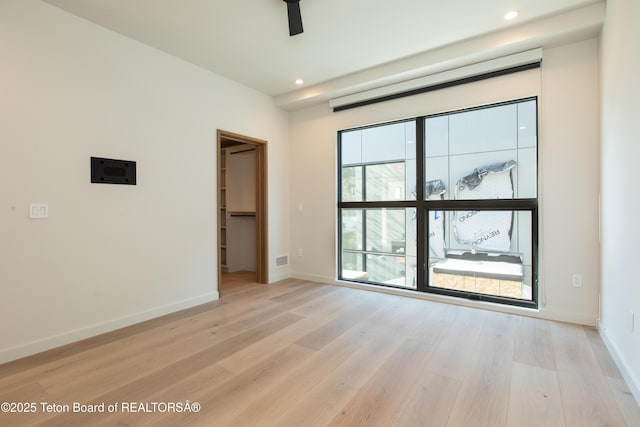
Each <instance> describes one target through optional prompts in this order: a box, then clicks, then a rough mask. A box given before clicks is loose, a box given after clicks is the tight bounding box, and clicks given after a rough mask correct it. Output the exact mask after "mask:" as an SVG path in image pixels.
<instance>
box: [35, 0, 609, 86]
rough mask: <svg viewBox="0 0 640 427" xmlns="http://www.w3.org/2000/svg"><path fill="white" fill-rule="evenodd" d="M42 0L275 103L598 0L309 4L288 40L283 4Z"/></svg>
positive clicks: (258, 0)
mask: <svg viewBox="0 0 640 427" xmlns="http://www.w3.org/2000/svg"><path fill="white" fill-rule="evenodd" d="M44 1H46V2H48V3H50V4H53V5H55V6H58V7H60V8H62V9H65V10H67V11H69V12H71V13H73V14H75V15H78V16H80V17H82V18H85V19H87V20H89V21H92V22H94V23H96V24H98V25H101V26H104V27H106V28H109V29H111V30H113V31H116V32H118V33H121V34H123V35H126V36H128V37H131V38H133V39H135V40H138V41H140V42H142V43H145V44H147V45H149V46H153V47H155V48H157V49H160V50H162V51H164V52H167V53H170V54H172V55H174V56H176V57H179V58H182V59H184V60H185V61H188V62H191V63H193V64H196V65H199V66H201V67H204V68H206V69H209V70H211V71H213V72H215V73H217V74H220V75H222V76H225V77H228V78H230V79H232V80H235V81H237V82H240V83H242V84H244V85H246V86H249V87H251V88H254V89H256V90H258V91H261V92H263V93H266V94H269V95H272V96H274V97H276V98H277V97H278V96H280V97H282V96H291V94H292V93H298V92H299V93H302V91H304V88H310V87H314V86H317V85H322V84H325V85H326V84H327V82H332V81H334V80H336V79H344V78H345V76H349V75H353V73H358V72H362V71H363V70H371V69H373V68H374V67H378V66H381V65H382V64H386V65H388V64H390V63H391V64H393V63H394V61H395V62H397V61H399V60H403V58H404V59H406V58H411V57H415V56H416V55H419V54H424V53H425V52H430V51H434V50H436V49H440V48H442V47H443V46H449V45H452V44H455V43H459V42H461V41H464V40H469V39H471V38H474V37H478V36H482V35H490V34H493V33H496V32H499V31H504V30H505V29H509V28H516V27H520V26H526V25H527V23H529V22H532V21H534V20H540V19H541V18H544V19H549V18H550V17H552V16H553V15H556V14H559V13H561V12H562V13H566V12H567V11H568V10H576V9H577V8H580V7H583V6H585V5H591V4H593V3H595V2H594V0H437V1H436V0H389V1H372V0H301V2H300V8H301V12H302V20H303V25H304V33H302V34H300V35H297V36H294V37H289V33H288V26H287V10H286V4H285V3H284V2H283V1H282V0H224V1H223V0H44ZM599 3H602V2H601V1H600V2H599ZM512 9H515V10H518V11H519V13H520V15H519V16H518V18H516V19H514V20H512V21H505V20H504V19H503V16H504V14H505V12H507V11H509V10H512ZM414 65H415V64H414ZM423 65H428V64H423ZM298 78H302V79H304V81H305V83H304V85H302V87H298V86H296V85H295V83H294V81H295V80H296V79H298Z"/></svg>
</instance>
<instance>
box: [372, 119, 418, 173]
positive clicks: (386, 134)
mask: <svg viewBox="0 0 640 427" xmlns="http://www.w3.org/2000/svg"><path fill="white" fill-rule="evenodd" d="M409 138H411V139H412V140H413V139H414V138H415V133H414V134H413V135H410V136H409ZM406 145H407V135H406V129H405V124H404V123H393V124H390V125H385V126H376V127H372V128H367V129H363V130H362V161H363V163H372V162H385V161H389V160H403V159H406V158H407V156H406ZM414 157H415V154H414Z"/></svg>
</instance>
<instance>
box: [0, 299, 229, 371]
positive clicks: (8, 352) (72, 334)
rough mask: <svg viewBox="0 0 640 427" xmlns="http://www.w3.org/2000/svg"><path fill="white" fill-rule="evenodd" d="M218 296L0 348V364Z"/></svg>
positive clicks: (180, 303)
mask: <svg viewBox="0 0 640 427" xmlns="http://www.w3.org/2000/svg"><path fill="white" fill-rule="evenodd" d="M219 298H220V296H219V294H218V292H217V291H216V292H209V293H207V294H204V295H201V296H199V297H195V298H188V299H185V300H182V301H178V302H175V303H171V304H167V305H163V306H160V307H154V308H151V309H149V310H145V311H142V312H139V313H134V314H131V315H128V316H123V317H120V318H117V319H113V320H108V321H106V322H100V323H95V324H93V325H89V326H86V327H83V328H78V329H75V330H72V331H67V332H63V333H61V334H58V335H54V336H51V337H46V338H42V339H39V340H36V341H32V342H29V343H25V344H20V345H17V346H14V347H9V348H5V349H0V364H2V363H6V362H10V361H12V360H16V359H20V358H22V357H26V356H31V355H33V354H36V353H40V352H42V351H46V350H51V349H53V348H56V347H60V346H63V345H66V344H70V343H72V342H76V341H80V340H83V339H85V338H90V337H94V336H96V335H100V334H103V333H106V332H110V331H114V330H116V329H120V328H124V327H125V326H130V325H133V324H136V323H140V322H144V321H145V320H149V319H153V318H155V317H160V316H164V315H165V314H170V313H174V312H176V311H180V310H184V309H187V308H190V307H194V306H196V305H200V304H205V303H207V302H211V301H214V300H217V299H219Z"/></svg>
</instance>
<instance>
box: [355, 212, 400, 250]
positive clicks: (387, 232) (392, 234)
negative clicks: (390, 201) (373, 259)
mask: <svg viewBox="0 0 640 427" xmlns="http://www.w3.org/2000/svg"><path fill="white" fill-rule="evenodd" d="M365 214H366V218H367V251H372V252H384V253H392V254H399V255H404V254H405V253H406V248H405V215H406V214H405V209H368V210H367V211H366V213H365Z"/></svg>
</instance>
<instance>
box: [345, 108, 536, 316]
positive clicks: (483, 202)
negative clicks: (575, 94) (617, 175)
mask: <svg viewBox="0 0 640 427" xmlns="http://www.w3.org/2000/svg"><path fill="white" fill-rule="evenodd" d="M338 148H339V149H338V153H339V165H340V166H339V168H338V169H339V170H338V174H339V182H340V183H341V185H340V192H339V200H338V219H339V224H340V227H339V230H340V239H339V254H340V256H339V259H338V263H339V268H338V271H339V279H341V280H353V281H359V282H365V283H373V284H379V285H384V286H392V287H400V288H409V289H415V290H417V291H423V292H432V293H440V294H446V295H454V296H462V297H467V298H473V299H483V300H491V301H497V302H505V303H510V304H516V305H524V306H536V305H537V289H536V267H537V256H536V255H537V224H538V214H537V100H536V98H527V99H522V100H517V101H509V102H505V103H500V104H492V105H487V106H482V107H477V108H473V109H467V110H462V111H453V112H448V113H443V114H437V115H430V116H422V117H416V118H412V119H410V120H406V121H400V122H394V123H387V124H382V125H376V126H369V127H364V128H357V129H348V130H344V131H341V132H339V135H338Z"/></svg>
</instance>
